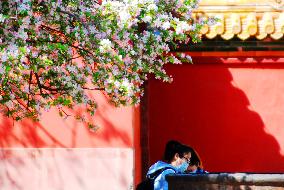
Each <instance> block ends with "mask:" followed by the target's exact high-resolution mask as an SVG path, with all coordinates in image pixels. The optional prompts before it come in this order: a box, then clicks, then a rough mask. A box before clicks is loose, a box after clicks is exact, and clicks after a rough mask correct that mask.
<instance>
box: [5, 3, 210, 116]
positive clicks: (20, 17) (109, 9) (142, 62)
mask: <svg viewBox="0 0 284 190" xmlns="http://www.w3.org/2000/svg"><path fill="white" fill-rule="evenodd" d="M197 4H198V0H183V1H182V0H124V1H111V0H106V1H103V2H101V3H98V2H96V1H95V0H84V1H83V0H1V3H0V84H1V86H0V104H1V105H2V107H3V109H2V111H3V112H4V113H5V114H6V115H7V116H10V117H12V118H14V119H15V120H19V119H22V118H25V117H30V118H33V119H37V118H38V116H39V115H40V113H41V110H42V109H44V110H48V109H50V108H51V107H57V108H58V110H59V113H60V114H61V115H63V116H64V115H65V114H66V112H65V111H64V107H67V108H73V107H74V106H75V105H78V104H83V105H85V106H86V108H87V109H86V110H87V111H88V112H89V113H91V114H94V112H95V109H96V102H95V100H94V99H92V98H91V97H90V96H89V95H88V91H89V90H101V91H104V92H105V93H106V94H107V95H108V96H109V97H110V99H111V100H112V102H114V104H115V105H125V104H138V103H139V101H140V97H141V96H142V95H143V89H142V84H143V81H145V80H147V75H148V74H149V73H153V74H154V76H155V77H156V78H157V79H161V80H163V81H171V78H170V77H169V76H168V75H167V74H166V72H165V70H164V69H163V65H164V64H165V63H174V64H180V63H182V62H184V61H186V60H187V59H188V61H190V57H188V56H184V55H182V54H175V55H173V54H171V53H170V50H171V49H175V48H176V47H177V46H178V44H179V43H188V42H189V41H190V42H197V41H199V30H200V28H201V26H202V25H203V24H204V23H205V21H201V20H200V21H198V20H194V19H192V14H191V13H192V10H193V9H195V8H196V7H197Z"/></svg>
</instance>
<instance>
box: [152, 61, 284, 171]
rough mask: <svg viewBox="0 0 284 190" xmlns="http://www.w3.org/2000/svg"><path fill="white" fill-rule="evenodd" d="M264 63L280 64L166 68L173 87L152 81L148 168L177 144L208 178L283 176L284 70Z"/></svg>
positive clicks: (206, 63)
mask: <svg viewBox="0 0 284 190" xmlns="http://www.w3.org/2000/svg"><path fill="white" fill-rule="evenodd" d="M216 60H219V61H216ZM228 60H229V61H228ZM230 60H231V63H232V64H229V63H230ZM234 60H235V61H234ZM265 60H266V62H267V60H268V62H269V63H273V62H277V61H279V60H281V59H278V58H277V59H276V58H270V57H268V58H256V59H254V58H233V59H227V58H225V59H223V58H218V57H215V58H214V57H213V58H212V57H208V58H205V57H199V58H198V57H195V58H194V59H193V61H194V62H195V64H194V65H185V64H184V65H170V66H169V67H168V68H167V71H168V73H169V74H171V75H172V76H173V78H174V81H173V83H171V84H165V83H162V82H160V81H158V80H154V79H151V80H150V81H149V86H148V97H147V98H148V103H147V106H148V111H147V112H148V113H147V114H148V121H147V122H148V123H147V125H148V127H149V131H148V135H149V159H150V163H154V162H155V161H156V160H158V159H160V158H161V156H162V153H163V149H164V145H165V143H166V142H167V141H168V140H170V139H177V140H180V141H182V142H183V143H186V144H189V145H191V146H193V147H194V148H195V149H196V150H197V151H198V153H199V154H200V156H201V159H202V160H203V164H204V166H205V169H207V170H208V171H211V172H220V171H227V172H284V66H283V63H275V64H268V63H267V64H265V63H264V62H265ZM226 61H228V62H229V63H225V62H226ZM282 62H283V61H282ZM234 63H235V64H234Z"/></svg>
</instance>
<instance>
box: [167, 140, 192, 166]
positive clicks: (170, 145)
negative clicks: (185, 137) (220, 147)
mask: <svg viewBox="0 0 284 190" xmlns="http://www.w3.org/2000/svg"><path fill="white" fill-rule="evenodd" d="M192 151H193V149H192V148H191V147H189V146H186V145H183V144H181V143H180V142H178V141H176V140H170V141H168V142H167V144H166V147H165V152H164V160H165V161H166V162H168V163H169V162H171V161H172V160H173V158H174V156H175V154H176V153H178V155H179V157H180V158H182V157H183V156H184V154H185V153H189V152H192Z"/></svg>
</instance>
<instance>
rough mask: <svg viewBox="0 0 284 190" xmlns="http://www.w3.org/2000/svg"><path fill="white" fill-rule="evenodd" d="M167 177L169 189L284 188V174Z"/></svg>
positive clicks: (253, 189) (259, 189)
mask: <svg viewBox="0 0 284 190" xmlns="http://www.w3.org/2000/svg"><path fill="white" fill-rule="evenodd" d="M166 179H167V181H168V183H169V190H284V174H255V173H254V174H252V173H211V174H178V175H168V176H167V177H166Z"/></svg>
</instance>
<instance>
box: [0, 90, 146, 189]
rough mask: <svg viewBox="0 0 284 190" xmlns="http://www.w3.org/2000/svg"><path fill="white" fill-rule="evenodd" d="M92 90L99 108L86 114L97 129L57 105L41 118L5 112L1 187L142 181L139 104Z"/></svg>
mask: <svg viewBox="0 0 284 190" xmlns="http://www.w3.org/2000/svg"><path fill="white" fill-rule="evenodd" d="M93 96H94V98H95V99H96V100H97V101H98V110H97V112H96V114H95V116H94V117H90V118H87V119H88V120H89V121H92V122H94V123H95V124H96V125H97V126H98V130H97V131H95V132H91V131H90V130H89V129H88V128H87V127H86V126H84V125H83V124H82V123H80V122H78V121H76V120H75V119H74V118H72V117H69V118H68V119H63V118H61V117H59V115H58V112H57V111H56V110H51V111H50V112H45V113H43V115H42V118H41V122H36V123H35V122H32V121H30V120H24V121H21V122H13V121H12V120H11V119H8V118H6V117H4V116H1V115H0V148H1V149H0V168H1V172H0V186H1V190H2V189H3V190H11V189H29V190H47V189H64V190H65V189H68V190H80V189H104V190H108V189H110V190H111V189H113V187H116V188H115V189H118V190H119V189H121V190H122V189H130V188H131V187H132V186H133V183H134V179H135V180H136V181H139V178H140V177H141V176H140V172H139V171H140V170H141V167H140V164H139V163H136V162H135V157H137V160H139V158H140V144H139V143H140V141H139V139H137V136H139V129H140V123H139V108H134V107H131V106H129V107H120V108H117V107H114V106H113V105H112V104H110V103H109V101H108V99H107V98H106V96H104V95H103V94H102V93H94V94H93ZM77 111H78V110H67V112H68V113H70V114H73V113H74V112H77ZM134 138H135V139H134ZM133 170H136V171H137V175H134V174H133ZM31 182H32V183H31Z"/></svg>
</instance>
